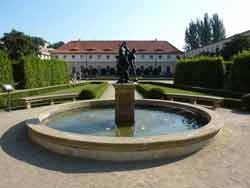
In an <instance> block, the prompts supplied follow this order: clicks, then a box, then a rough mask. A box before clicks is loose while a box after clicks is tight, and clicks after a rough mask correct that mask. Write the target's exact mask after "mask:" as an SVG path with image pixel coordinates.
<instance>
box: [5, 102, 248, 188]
mask: <svg viewBox="0 0 250 188" xmlns="http://www.w3.org/2000/svg"><path fill="white" fill-rule="evenodd" d="M49 108H51V107H50V106H46V107H42V108H34V109H31V110H20V111H13V112H10V113H8V112H0V122H1V123H0V138H1V139H0V145H1V148H0V177H1V178H0V188H14V187H18V188H34V187H35V188H61V187H65V188H78V187H79V188H83V187H84V188H94V187H96V188H111V187H115V188H116V187H119V188H125V187H129V188H134V187H150V188H153V187H154V188H159V187H163V188H167V187H171V188H224V187H226V188H249V187H250V168H249V167H250V146H249V143H250V114H244V113H240V112H237V111H231V110H227V109H222V108H221V109H217V112H218V113H220V114H221V116H223V117H224V119H225V127H224V129H223V130H222V131H221V133H220V134H219V135H218V136H217V137H216V139H215V141H214V142H212V143H211V144H210V145H209V146H208V147H206V148H204V149H202V150H201V151H199V152H197V153H195V154H193V155H191V156H188V157H186V158H183V159H180V160H176V161H164V160H162V161H154V162H133V163H111V162H98V161H91V160H81V159H76V158H70V157H65V156H61V155H57V154H54V153H51V152H49V151H46V150H45V149H43V148H41V147H39V146H37V145H34V144H32V143H30V142H29V141H28V138H27V135H26V129H25V126H24V124H23V123H22V122H23V121H24V120H25V119H27V118H30V117H33V116H35V115H36V114H38V113H40V112H42V111H45V110H46V109H49Z"/></svg>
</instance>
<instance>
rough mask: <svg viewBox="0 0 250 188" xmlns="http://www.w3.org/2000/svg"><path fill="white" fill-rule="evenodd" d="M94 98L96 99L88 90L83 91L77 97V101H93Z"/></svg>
mask: <svg viewBox="0 0 250 188" xmlns="http://www.w3.org/2000/svg"><path fill="white" fill-rule="evenodd" d="M94 98H96V95H95V93H94V92H93V91H92V90H88V89H83V90H82V91H81V93H80V94H79V96H78V99H80V100H86V99H94Z"/></svg>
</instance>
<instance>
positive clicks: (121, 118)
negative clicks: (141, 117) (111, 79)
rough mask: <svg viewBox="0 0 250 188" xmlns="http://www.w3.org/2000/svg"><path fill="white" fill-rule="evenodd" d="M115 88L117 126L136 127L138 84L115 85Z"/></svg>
mask: <svg viewBox="0 0 250 188" xmlns="http://www.w3.org/2000/svg"><path fill="white" fill-rule="evenodd" d="M113 86H114V88H115V121H116V124H117V126H118V127H123V126H134V122H135V86H136V84H135V83H126V84H113Z"/></svg>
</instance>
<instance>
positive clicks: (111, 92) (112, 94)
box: [101, 81, 143, 99]
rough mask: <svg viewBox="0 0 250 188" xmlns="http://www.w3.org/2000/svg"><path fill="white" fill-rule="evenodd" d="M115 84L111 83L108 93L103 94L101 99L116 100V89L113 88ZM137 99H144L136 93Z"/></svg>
mask: <svg viewBox="0 0 250 188" xmlns="http://www.w3.org/2000/svg"><path fill="white" fill-rule="evenodd" d="M113 83H114V82H111V81H109V86H108V88H107V89H106V91H105V92H104V93H103V95H102V97H101V99H115V88H114V87H113V86H112V84H113ZM135 98H136V99H142V98H143V97H142V96H141V95H140V94H139V93H138V92H137V91H135Z"/></svg>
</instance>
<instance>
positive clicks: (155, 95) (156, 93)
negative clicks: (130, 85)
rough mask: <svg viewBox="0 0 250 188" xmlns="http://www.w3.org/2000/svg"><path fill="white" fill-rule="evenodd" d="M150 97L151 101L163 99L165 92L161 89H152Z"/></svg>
mask: <svg viewBox="0 0 250 188" xmlns="http://www.w3.org/2000/svg"><path fill="white" fill-rule="evenodd" d="M148 95H149V98H151V99H161V98H162V97H163V96H164V90H163V89H161V88H152V89H150V90H149V93H148Z"/></svg>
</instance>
